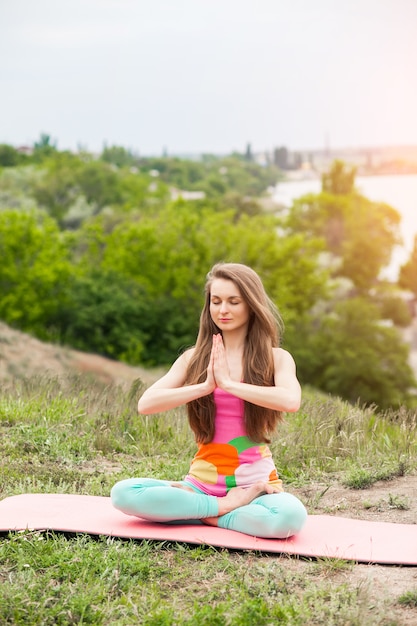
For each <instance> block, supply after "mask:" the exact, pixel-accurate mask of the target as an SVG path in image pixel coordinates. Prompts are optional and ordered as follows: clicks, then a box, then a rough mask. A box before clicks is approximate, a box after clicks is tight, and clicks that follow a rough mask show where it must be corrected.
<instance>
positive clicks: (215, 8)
mask: <svg viewBox="0 0 417 626" xmlns="http://www.w3.org/2000/svg"><path fill="white" fill-rule="evenodd" d="M41 133H47V134H49V135H50V136H51V137H52V139H53V141H55V142H56V144H57V147H58V148H59V149H61V150H62V149H73V150H74V149H77V148H83V149H87V150H89V151H96V152H98V151H101V150H102V149H103V146H104V145H109V146H110V145H119V146H124V147H125V148H128V149H131V150H133V151H135V152H136V153H139V154H142V155H151V154H161V153H162V152H163V151H166V152H167V153H168V154H169V153H171V154H184V155H185V154H194V153H201V152H206V153H216V154H221V153H230V152H231V151H233V150H238V151H244V150H245V148H246V145H247V144H248V143H250V144H251V147H252V150H253V151H254V152H261V151H264V150H273V149H274V148H275V147H279V146H286V147H287V148H288V149H290V150H304V149H305V150H308V149H311V150H313V149H320V148H324V147H330V148H346V147H353V148H357V147H372V146H387V145H417V0H344V1H343V0H0V143H10V144H12V145H16V146H18V145H32V144H33V142H34V141H36V140H37V139H38V138H39V136H40V134H41Z"/></svg>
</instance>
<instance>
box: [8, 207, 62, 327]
mask: <svg viewBox="0 0 417 626" xmlns="http://www.w3.org/2000/svg"><path fill="white" fill-rule="evenodd" d="M0 258H1V263H0V319H3V320H4V321H6V322H7V323H9V324H11V325H13V326H16V327H18V328H21V329H23V330H27V331H30V332H33V333H35V334H38V335H39V336H41V337H45V336H47V334H48V330H47V329H48V325H49V322H50V319H51V317H52V316H53V315H54V314H55V313H56V311H57V309H58V308H59V306H60V304H61V300H62V294H63V289H64V286H65V284H66V281H67V280H68V278H69V276H70V274H71V264H70V261H69V257H68V249H67V247H66V245H65V243H64V242H63V240H62V239H61V237H60V234H59V229H58V227H57V224H56V222H55V221H54V220H52V219H51V218H49V217H48V216H45V215H44V214H41V213H35V212H30V213H26V212H21V211H11V210H9V211H8V210H4V211H0Z"/></svg>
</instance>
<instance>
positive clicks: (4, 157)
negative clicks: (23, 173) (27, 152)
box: [0, 143, 22, 167]
mask: <svg viewBox="0 0 417 626" xmlns="http://www.w3.org/2000/svg"><path fill="white" fill-rule="evenodd" d="M21 161H22V155H21V154H20V153H19V152H18V151H17V150H16V148H14V147H13V146H9V145H8V144H6V143H2V144H0V167H14V166H16V165H19V163H21Z"/></svg>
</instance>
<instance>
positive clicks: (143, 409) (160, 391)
mask: <svg viewBox="0 0 417 626" xmlns="http://www.w3.org/2000/svg"><path fill="white" fill-rule="evenodd" d="M212 391H213V390H212V389H210V387H209V386H208V385H207V384H206V383H205V382H204V383H198V384H196V385H186V386H183V387H174V388H160V387H150V388H149V389H147V390H146V391H145V392H144V393H143V395H142V396H141V397H140V398H139V402H138V411H139V413H143V414H144V415H152V414H153V413H162V412H163V411H168V410H169V409H175V408H176V407H178V406H181V405H182V404H186V403H187V402H191V401H192V400H196V399H197V398H201V397H203V396H207V395H208V394H209V393H211V392H212Z"/></svg>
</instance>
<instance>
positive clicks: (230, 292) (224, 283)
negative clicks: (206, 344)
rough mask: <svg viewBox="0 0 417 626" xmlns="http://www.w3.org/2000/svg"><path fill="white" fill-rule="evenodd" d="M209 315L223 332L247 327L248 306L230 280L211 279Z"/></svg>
mask: <svg viewBox="0 0 417 626" xmlns="http://www.w3.org/2000/svg"><path fill="white" fill-rule="evenodd" d="M210 315H211V319H212V320H213V322H214V323H215V324H216V326H218V328H220V330H221V331H223V332H227V331H231V330H237V329H239V328H243V327H246V328H247V326H248V322H249V307H248V305H247V303H246V301H245V300H244V299H243V297H242V295H241V293H240V291H239V289H238V287H237V286H236V285H235V283H234V282H233V281H232V280H226V279H224V278H215V279H214V280H213V282H212V284H211V289H210Z"/></svg>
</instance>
